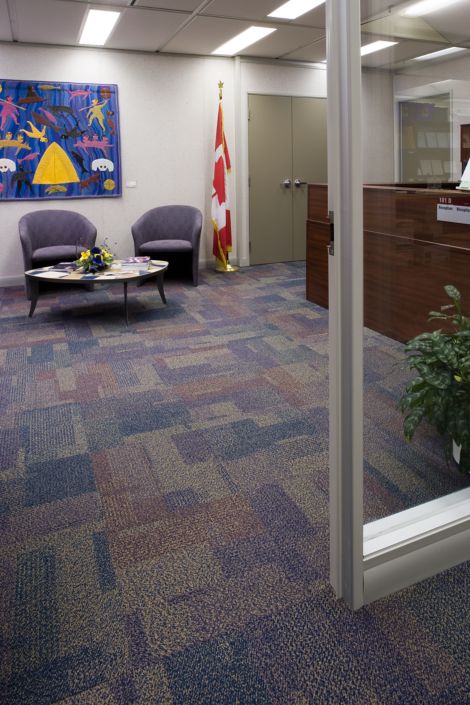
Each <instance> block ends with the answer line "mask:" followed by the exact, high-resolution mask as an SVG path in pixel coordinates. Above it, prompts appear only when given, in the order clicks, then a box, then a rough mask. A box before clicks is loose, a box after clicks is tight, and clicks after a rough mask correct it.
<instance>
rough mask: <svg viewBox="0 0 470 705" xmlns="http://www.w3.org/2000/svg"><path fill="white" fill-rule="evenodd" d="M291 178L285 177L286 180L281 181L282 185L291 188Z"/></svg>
mask: <svg viewBox="0 0 470 705" xmlns="http://www.w3.org/2000/svg"><path fill="white" fill-rule="evenodd" d="M291 183H292V182H291V180H290V179H284V181H281V186H284V188H290V187H291Z"/></svg>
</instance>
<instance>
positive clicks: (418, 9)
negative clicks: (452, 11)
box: [400, 0, 460, 17]
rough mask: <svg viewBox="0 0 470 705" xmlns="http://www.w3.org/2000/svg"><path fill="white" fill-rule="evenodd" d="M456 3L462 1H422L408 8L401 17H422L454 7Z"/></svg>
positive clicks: (402, 12)
mask: <svg viewBox="0 0 470 705" xmlns="http://www.w3.org/2000/svg"><path fill="white" fill-rule="evenodd" d="M456 2H460V0H420V2H415V3H413V5H409V6H408V7H406V8H405V9H404V10H402V11H401V12H400V15H404V16H405V17H421V16H422V15H427V14H428V13H429V12H435V11H436V10H443V9H447V7H448V6H449V5H454V4H455V3H456Z"/></svg>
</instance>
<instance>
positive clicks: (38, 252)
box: [18, 210, 96, 299]
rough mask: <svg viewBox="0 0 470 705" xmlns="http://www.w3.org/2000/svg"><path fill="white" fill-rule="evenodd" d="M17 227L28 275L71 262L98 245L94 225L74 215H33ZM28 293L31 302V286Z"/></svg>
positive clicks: (47, 212) (49, 212)
mask: <svg viewBox="0 0 470 705" xmlns="http://www.w3.org/2000/svg"><path fill="white" fill-rule="evenodd" d="M18 227H19V231H20V240H21V246H22V248H23V260H24V268H25V271H28V270H29V269H33V268H35V267H46V266H48V265H51V264H57V263H58V262H69V261H70V262H71V261H73V260H75V259H77V257H78V256H79V255H80V253H81V252H83V250H87V249H88V248H90V247H93V246H94V244H95V242H96V228H95V226H94V225H93V223H91V222H90V221H89V220H88V218H85V216H84V215H81V214H80V213H75V212H74V211H66V210H42V211H33V212H32V213H27V214H26V215H24V216H23V217H22V218H20V221H19V223H18ZM26 293H27V296H28V299H29V298H30V292H29V289H28V283H26Z"/></svg>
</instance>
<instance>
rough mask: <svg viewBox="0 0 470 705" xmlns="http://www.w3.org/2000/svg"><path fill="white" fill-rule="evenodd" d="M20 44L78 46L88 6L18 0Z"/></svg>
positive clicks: (74, 3) (46, 0)
mask: <svg viewBox="0 0 470 705" xmlns="http://www.w3.org/2000/svg"><path fill="white" fill-rule="evenodd" d="M15 6H16V19H17V32H18V37H17V39H18V40H19V41H20V42H39V43H46V44H76V43H77V41H78V34H79V32H80V28H81V25H82V21H83V17H84V16H85V12H86V9H87V6H86V5H85V4H83V3H81V2H60V0H34V2H31V0H16V1H15Z"/></svg>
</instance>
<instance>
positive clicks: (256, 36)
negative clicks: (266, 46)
mask: <svg viewBox="0 0 470 705" xmlns="http://www.w3.org/2000/svg"><path fill="white" fill-rule="evenodd" d="M275 31H276V28H275V27H254V26H253V27H248V29H245V31H244V32H242V33H241V34H237V36H236V37H233V39H229V41H228V42H225V44H222V46H220V47H219V48H218V49H214V51H213V52H212V54H224V55H225V56H234V55H235V54H237V53H238V52H239V51H241V50H242V49H246V47H249V46H250V45H251V44H254V43H255V42H258V41H259V40H260V39H263V37H267V36H268V34H271V32H275Z"/></svg>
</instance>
